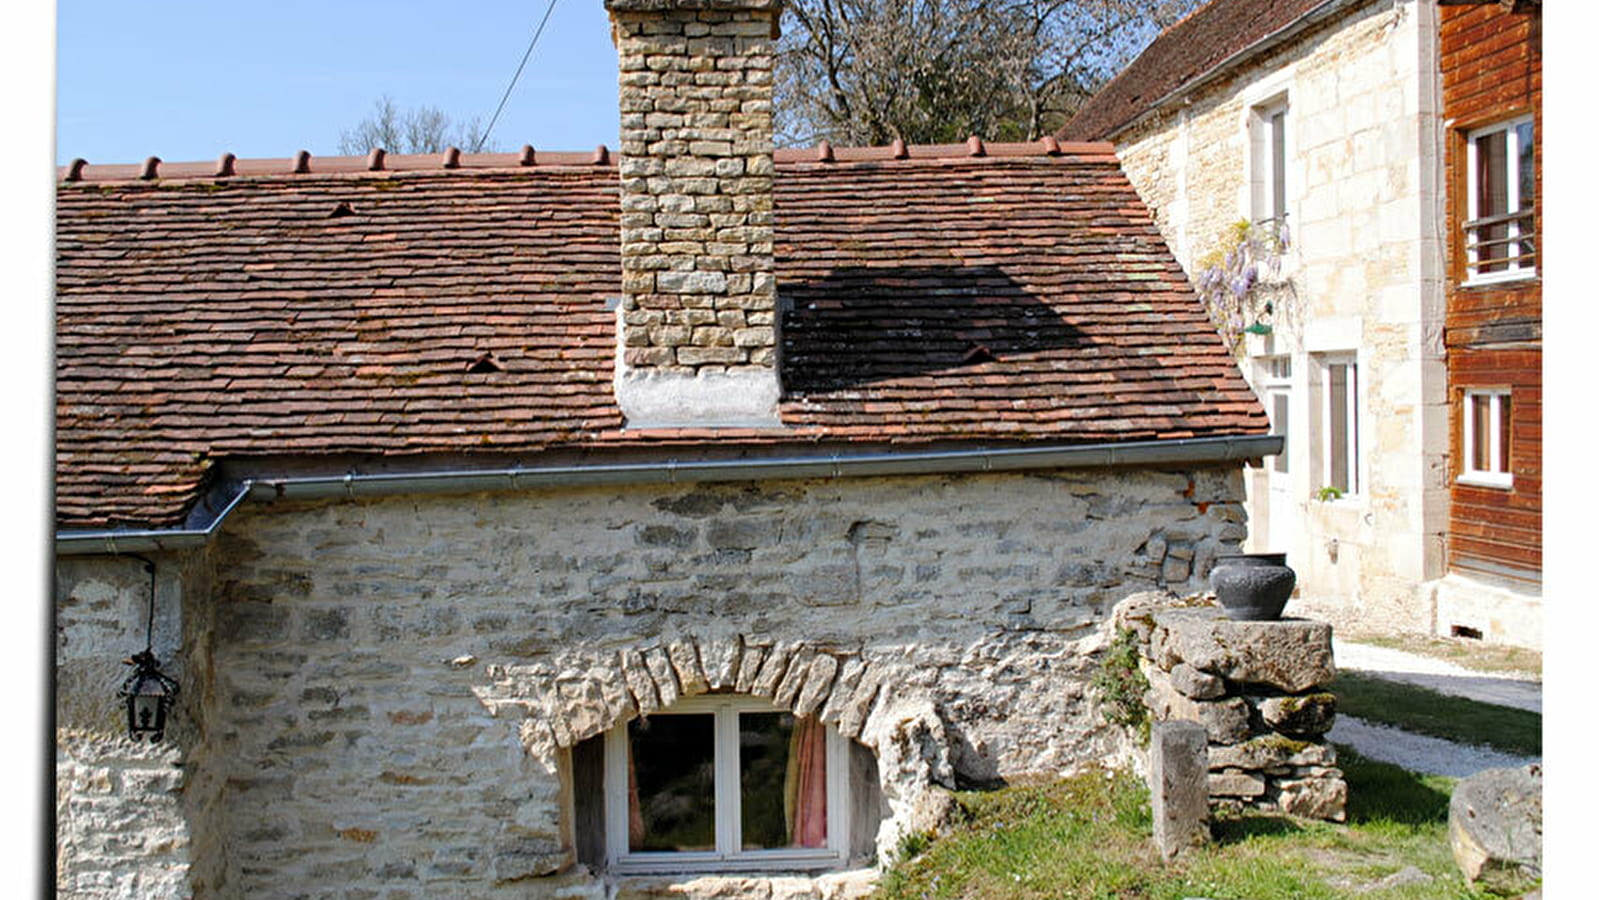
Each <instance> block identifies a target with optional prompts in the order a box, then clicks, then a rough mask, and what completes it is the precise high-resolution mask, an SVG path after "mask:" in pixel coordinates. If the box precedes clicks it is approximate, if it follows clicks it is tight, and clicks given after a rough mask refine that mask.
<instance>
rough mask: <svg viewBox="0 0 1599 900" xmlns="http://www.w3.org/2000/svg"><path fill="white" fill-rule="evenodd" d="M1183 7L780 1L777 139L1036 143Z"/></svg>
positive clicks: (1087, 2) (994, 0) (1136, 2)
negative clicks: (975, 137) (978, 139)
mask: <svg viewBox="0 0 1599 900" xmlns="http://www.w3.org/2000/svg"><path fill="white" fill-rule="evenodd" d="M1196 3H1197V0H789V2H788V3H787V4H786V5H785V12H784V21H783V37H782V39H781V41H780V42H779V57H778V67H777V73H776V88H777V107H776V114H777V119H778V143H780V144H785V145H796V144H809V143H813V142H815V141H818V140H822V139H824V138H825V139H827V140H830V141H833V142H835V143H838V144H841V145H852V146H860V145H880V144H885V143H888V142H890V141H892V140H893V139H894V138H901V139H903V140H905V141H907V142H909V143H952V142H955V141H961V140H965V139H966V137H967V136H968V135H971V134H976V135H979V136H981V137H983V138H986V139H988V140H1036V139H1038V138H1039V137H1042V136H1043V135H1045V134H1049V133H1051V132H1053V131H1055V130H1056V129H1058V128H1059V127H1060V126H1061V125H1062V124H1064V123H1065V121H1066V119H1067V118H1068V117H1069V116H1070V115H1071V114H1072V113H1073V112H1075V111H1076V109H1077V108H1078V107H1079V106H1081V105H1082V103H1083V101H1084V100H1086V99H1087V98H1088V97H1089V96H1090V95H1091V94H1092V93H1093V92H1094V91H1095V90H1097V89H1098V88H1099V87H1100V86H1101V85H1102V84H1104V83H1105V82H1106V81H1107V80H1109V78H1110V77H1111V76H1112V75H1114V74H1115V73H1116V72H1117V71H1119V70H1120V69H1121V67H1122V66H1125V65H1126V64H1127V62H1129V61H1130V60H1131V59H1132V58H1133V57H1134V56H1135V55H1136V54H1137V53H1138V52H1139V51H1140V50H1142V49H1143V48H1144V47H1145V46H1146V45H1147V44H1148V43H1149V41H1150V40H1153V39H1154V36H1155V35H1156V34H1157V33H1159V30H1160V29H1161V28H1163V27H1165V26H1166V25H1168V24H1170V23H1171V22H1173V21H1176V19H1177V18H1178V17H1180V16H1181V15H1183V14H1184V13H1186V12H1187V11H1188V10H1190V9H1192V8H1193V7H1194V6H1195V5H1196Z"/></svg>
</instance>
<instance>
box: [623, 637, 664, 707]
mask: <svg viewBox="0 0 1599 900" xmlns="http://www.w3.org/2000/svg"><path fill="white" fill-rule="evenodd" d="M619 663H620V664H621V667H622V674H623V678H624V679H626V682H627V689H628V692H629V693H631V694H632V695H633V700H634V703H635V705H636V706H637V707H638V712H639V715H641V716H647V715H649V714H650V713H652V712H655V711H656V710H657V709H660V708H661V707H662V706H663V705H664V704H663V703H662V702H661V695H660V693H659V692H657V691H656V690H655V679H653V678H651V677H650V670H649V666H648V665H646V664H645V662H644V654H642V653H640V652H639V651H637V650H626V651H623V653H622V654H621V657H620V659H619Z"/></svg>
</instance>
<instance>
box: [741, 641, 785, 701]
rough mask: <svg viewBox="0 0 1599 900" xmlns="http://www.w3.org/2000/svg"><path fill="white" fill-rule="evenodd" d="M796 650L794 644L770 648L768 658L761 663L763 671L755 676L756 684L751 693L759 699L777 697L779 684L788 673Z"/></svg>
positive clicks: (751, 688)
mask: <svg viewBox="0 0 1599 900" xmlns="http://www.w3.org/2000/svg"><path fill="white" fill-rule="evenodd" d="M794 650H795V648H794V646H793V645H792V644H774V645H773V646H772V647H770V648H769V649H768V650H767V653H766V658H765V659H764V660H762V661H761V671H760V673H759V674H757V675H756V676H755V683H754V684H753V685H751V686H750V693H752V694H755V695H756V696H759V697H772V696H775V695H776V694H777V686H778V684H779V683H781V682H782V680H783V675H784V673H786V672H787V671H788V663H789V660H790V659H791V658H792V657H793V655H794Z"/></svg>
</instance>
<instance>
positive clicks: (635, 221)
mask: <svg viewBox="0 0 1599 900" xmlns="http://www.w3.org/2000/svg"><path fill="white" fill-rule="evenodd" d="M605 8H606V9H607V10H608V11H609V12H610V15H611V34H612V39H613V40H614V41H615V43H616V48H617V54H618V56H619V58H620V68H621V76H620V80H621V113H622V133H621V145H622V146H621V151H622V152H621V157H620V160H619V169H620V172H621V179H622V302H621V306H620V309H619V311H618V320H617V327H618V348H617V349H618V352H617V361H616V397H617V402H618V404H619V405H620V406H621V408H622V414H623V415H624V416H625V417H626V419H627V425H628V427H630V428H640V427H672V426H687V427H739V426H776V425H778V424H779V423H778V418H777V401H778V395H779V392H780V388H779V383H778V359H777V356H778V353H777V351H778V335H777V329H778V314H777V288H776V281H775V273H774V269H773V264H772V58H773V47H774V44H775V43H776V36H777V20H778V16H779V15H780V14H781V11H782V7H781V0H605Z"/></svg>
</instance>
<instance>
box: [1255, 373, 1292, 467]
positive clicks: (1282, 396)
mask: <svg viewBox="0 0 1599 900" xmlns="http://www.w3.org/2000/svg"><path fill="white" fill-rule="evenodd" d="M1260 361H1261V364H1262V368H1263V369H1264V372H1263V374H1262V377H1261V383H1260V386H1261V393H1262V394H1263V395H1264V399H1265V401H1266V412H1267V415H1268V416H1269V417H1270V419H1271V433H1272V434H1274V435H1278V436H1280V437H1281V438H1282V439H1283V449H1282V452H1280V453H1278V454H1277V455H1275V456H1273V457H1272V458H1271V470H1272V471H1273V472H1283V473H1286V472H1287V471H1288V406H1289V398H1290V397H1291V396H1292V393H1293V377H1294V359H1293V357H1291V356H1286V355H1284V356H1266V357H1261V360H1260Z"/></svg>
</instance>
